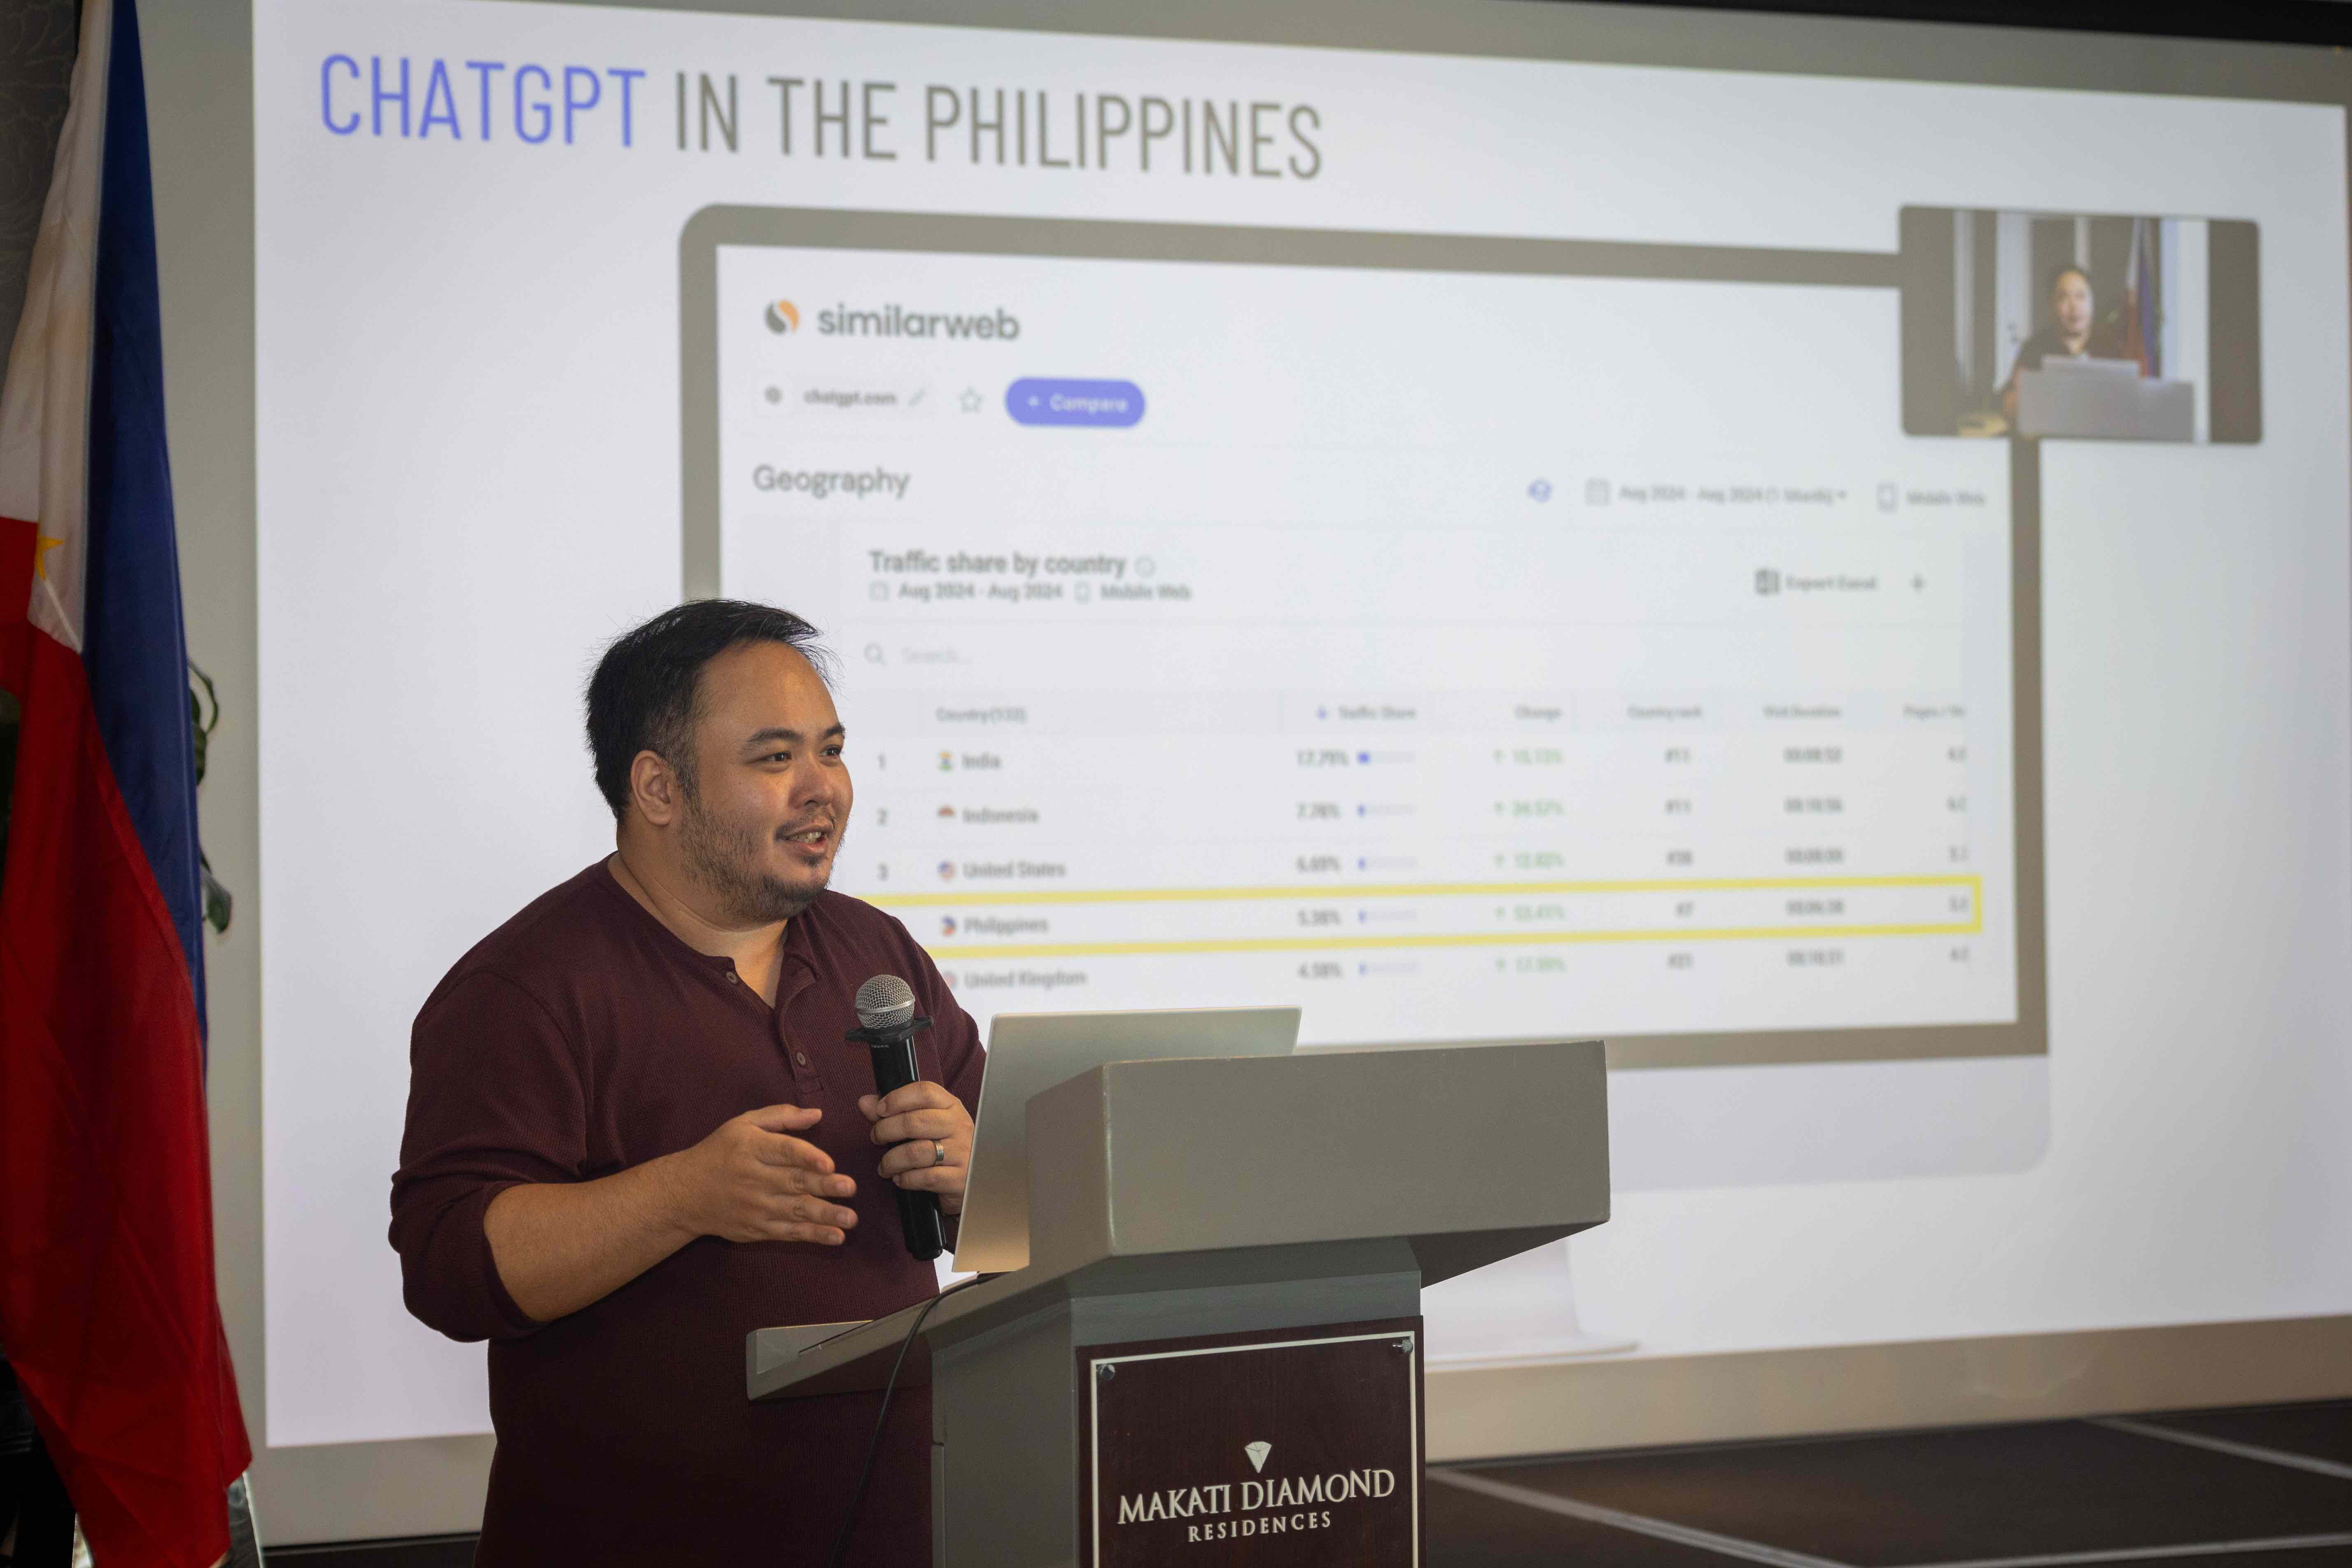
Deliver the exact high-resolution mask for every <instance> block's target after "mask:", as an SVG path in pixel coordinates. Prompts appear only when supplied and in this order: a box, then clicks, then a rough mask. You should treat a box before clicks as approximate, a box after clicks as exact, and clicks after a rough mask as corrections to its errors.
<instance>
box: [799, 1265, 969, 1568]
mask: <svg viewBox="0 0 2352 1568" xmlns="http://www.w3.org/2000/svg"><path fill="white" fill-rule="evenodd" d="M994 1278H995V1276H994V1275H992V1274H981V1275H975V1276H974V1277H973V1278H971V1279H966V1280H963V1281H962V1282H961V1283H960V1284H955V1285H950V1286H949V1287H948V1288H947V1289H944V1290H941V1291H940V1292H938V1293H937V1294H936V1295H934V1296H933V1297H932V1298H931V1299H930V1300H928V1301H926V1302H924V1303H923V1310H921V1311H919V1312H917V1313H916V1314H915V1321H914V1322H913V1323H911V1324H909V1325H908V1329H907V1337H906V1338H905V1339H903V1340H901V1341H899V1342H898V1355H897V1357H896V1358H895V1359H893V1360H892V1361H891V1363H890V1375H889V1377H888V1379H887V1381H885V1382H884V1383H883V1384H882V1408H880V1409H879V1410H877V1411H876V1412H875V1413H874V1436H872V1437H871V1438H869V1439H867V1441H866V1462H865V1463H864V1464H862V1465H860V1466H859V1467H858V1468H857V1486H856V1489H854V1490H852V1491H851V1492H850V1494H849V1511H848V1512H847V1513H845V1514H844V1515H842V1519H841V1532H840V1533H839V1534H837V1535H835V1537H834V1538H833V1552H832V1554H831V1555H829V1556H828V1557H826V1558H825V1560H824V1561H825V1565H826V1568H841V1563H842V1553H844V1552H847V1551H848V1550H849V1533H850V1531H853V1530H855V1529H856V1528H857V1510H859V1509H860V1508H861V1507H863V1506H864V1504H865V1502H866V1482H867V1481H869V1480H871V1479H873V1477H874V1456H875V1455H876V1454H877V1453H878V1452H880V1451H881V1447H882V1424H883V1423H884V1422H885V1421H887V1420H888V1419H889V1416H890V1395H891V1394H892V1393H893V1392H894V1391H896V1390H897V1388H898V1369H899V1368H900V1367H902V1366H904V1365H906V1363H907V1352H908V1351H909V1350H912V1349H913V1348H914V1344H915V1336H916V1335H917V1334H919V1333H921V1332H922V1331H923V1320H924V1319H926V1318H928V1317H929V1316H930V1315H931V1309H932V1308H934V1307H936V1306H938V1305H939V1304H940V1302H942V1301H944V1300H947V1299H948V1298H949V1297H950V1296H952V1295H954V1294H955V1293H956V1292H957V1291H959V1290H962V1289H969V1288H970V1287H971V1286H974V1285H978V1284H981V1283H982V1282H983V1281H985V1280H988V1279H994Z"/></svg>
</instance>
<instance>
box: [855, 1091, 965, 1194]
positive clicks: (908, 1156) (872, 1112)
mask: <svg viewBox="0 0 2352 1568" xmlns="http://www.w3.org/2000/svg"><path fill="white" fill-rule="evenodd" d="M857 1109H858V1110H862V1111H864V1112H865V1113H866V1121H870V1122H872V1123H873V1124H874V1129H873V1132H872V1137H873V1139H874V1142H877V1143H881V1144H896V1145H897V1147H896V1148H893V1149H891V1150H890V1151H889V1152H887V1153H886V1154H884V1155H883V1156H882V1173H883V1174H884V1175H885V1176H887V1177H888V1178H889V1179H890V1180H891V1181H893V1182H895V1183H897V1184H898V1185H899V1186H902V1187H904V1188H906V1189H907V1190H908V1192H915V1193H937V1194H939V1195H940V1208H941V1209H942V1210H944V1211H945V1212H947V1213H949V1214H961V1213H962V1212H963V1183H964V1175H965V1173H967V1172H968V1171H970V1170H971V1112H970V1111H967V1110H964V1108H963V1101H962V1100H958V1099H957V1098H956V1097H955V1096H954V1095H952V1094H950V1093H949V1092H948V1091H947V1090H946V1089H942V1088H941V1087H940V1086H939V1085H938V1084H935V1083H910V1084H908V1086H907V1087H906V1088H904V1089H892V1090H891V1091H890V1092H889V1093H888V1094H887V1095H886V1096H882V1097H879V1098H877V1097H876V1096H874V1095H870V1094H867V1095H861V1096H859V1097H858V1100H857ZM943 1155H944V1158H942V1156H943Z"/></svg>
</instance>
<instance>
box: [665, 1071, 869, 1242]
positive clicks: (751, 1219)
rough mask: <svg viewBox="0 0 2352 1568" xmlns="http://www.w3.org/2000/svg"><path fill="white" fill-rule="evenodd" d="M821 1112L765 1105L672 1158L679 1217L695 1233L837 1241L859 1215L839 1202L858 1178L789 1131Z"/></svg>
mask: <svg viewBox="0 0 2352 1568" xmlns="http://www.w3.org/2000/svg"><path fill="white" fill-rule="evenodd" d="M823 1117H824V1112H823V1111H822V1110H803V1109H802V1108H801V1107H799V1106H797V1105H771V1106H767V1107H765V1108H763V1109H761V1110H749V1111H745V1112H744V1113H743V1114H742V1115H740V1116H738V1117H736V1118H735V1119H733V1120H732V1121H722V1122H720V1123H719V1128H718V1131H714V1132H712V1133H711V1134H710V1136H709V1137H708V1138H705V1139H704V1140H703V1141H702V1142H699V1143H697V1144H696V1145H695V1146H694V1147H693V1148H691V1149H688V1150H685V1151H682V1152H680V1153H679V1154H678V1155H677V1157H676V1158H677V1177H678V1180H679V1183H680V1188H679V1194H678V1205H679V1206H678V1214H679V1218H680V1220H681V1221H682V1222H683V1223H684V1224H685V1226H687V1227H688V1228H689V1229H691V1230H692V1231H693V1233H694V1234H695V1235H697V1236H716V1237H724V1238H725V1239H726V1240H729V1241H813V1242H815V1243H817V1244H818V1245H820V1246H824V1247H839V1246H840V1245H841V1244H842V1242H843V1241H845V1239H847V1237H846V1232H847V1231H848V1230H849V1227H850V1226H854V1225H856V1223H857V1213H856V1210H854V1209H849V1208H845V1207H843V1206H842V1205H844V1204H845V1203H847V1202H848V1201H849V1199H850V1198H851V1197H852V1196H853V1195H854V1194H856V1191H857V1184H856V1183H855V1182H853V1181H851V1180H850V1179H849V1178H848V1177H847V1176H845V1175H841V1174H839V1173H836V1172H835V1170H834V1168H833V1157H832V1156H831V1155H829V1154H827V1153H826V1152H824V1150H822V1149H820V1148H818V1147H817V1146H816V1145H815V1144H814V1143H808V1142H803V1141H802V1140H800V1139H798V1138H795V1137H793V1136H792V1134H793V1133H795V1132H805V1131H808V1130H809V1129H810V1128H812V1127H814V1126H815V1125H816V1124H817V1122H818V1121H820V1120H822V1119H823Z"/></svg>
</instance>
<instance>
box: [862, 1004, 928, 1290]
mask: <svg viewBox="0 0 2352 1568" xmlns="http://www.w3.org/2000/svg"><path fill="white" fill-rule="evenodd" d="M856 1006H857V1021H858V1023H860V1024H861V1025H863V1026H864V1027H863V1028H856V1029H852V1030H850V1031H849V1037H850V1038H851V1039H853V1040H862V1041H864V1042H865V1044H866V1047H867V1049H868V1051H869V1052H870V1054H871V1055H872V1056H873V1058H874V1092H875V1093H876V1094H880V1095H887V1094H888V1093H890V1092H891V1091H892V1090H894V1089H904V1088H906V1087H907V1086H908V1084H910V1083H912V1082H914V1081H915V1079H916V1078H917V1077H918V1076H919V1075H918V1073H917V1072H916V1070H915V1031H916V1030H918V1029H928V1028H929V1027H930V1026H931V1021H930V1020H929V1018H918V1017H916V1016H915V992H914V988H913V987H912V986H909V985H908V984H907V983H906V982H905V981H903V980H901V979H899V978H898V976H897V975H895V974H877V975H876V976H875V977H874V978H873V979H871V980H869V981H867V982H866V984H863V985H861V986H859V987H858V988H857V1002H856ZM891 1191H892V1192H894V1193H895V1194H898V1226H899V1228H900V1229H901V1230H902V1231H904V1232H905V1233H906V1237H907V1250H908V1252H910V1253H912V1254H913V1255H914V1256H915V1257H917V1258H921V1259H923V1260H924V1261H925V1262H926V1263H928V1262H929V1261H930V1260H931V1259H932V1258H937V1257H938V1256H939V1255H940V1253H942V1252H945V1251H946V1250H947V1233H946V1231H945V1230H944V1229H943V1228H942V1227H941V1226H940V1195H939V1194H937V1193H910V1192H908V1190H907V1189H906V1188H904V1187H902V1186H899V1185H898V1184H895V1183H893V1184H892V1185H891Z"/></svg>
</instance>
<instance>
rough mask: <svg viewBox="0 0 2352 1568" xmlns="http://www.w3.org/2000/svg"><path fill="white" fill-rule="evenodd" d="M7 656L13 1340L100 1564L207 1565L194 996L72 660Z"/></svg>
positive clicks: (202, 1184)
mask: <svg viewBox="0 0 2352 1568" xmlns="http://www.w3.org/2000/svg"><path fill="white" fill-rule="evenodd" d="M11 532H12V533H13V538H10V537H0V549H5V550H6V551H7V552H8V553H11V554H13V553H14V548H13V547H14V542H15V540H16V539H21V538H22V534H21V532H15V531H11ZM0 575H5V574H0ZM18 603H19V604H21V603H22V601H18ZM9 608H10V609H16V606H15V605H11V606H9ZM16 613H17V614H18V615H21V614H22V612H21V610H17V611H16ZM5 641H6V643H8V644H9V645H12V646H9V647H7V648H6V650H5V657H0V662H5V665H6V666H7V667H8V668H5V669H0V685H5V686H6V687H7V688H8V689H9V690H11V691H12V692H14V693H15V694H16V696H17V697H18V699H19V700H21V701H22V703H23V705H24V717H23V721H22V726H23V727H22V729H21V731H20V732H19V738H18V747H17V756H16V792H15V802H14V805H13V809H12V812H11V820H10V823H9V831H8V844H7V862H6V876H5V880H0V1040H5V1049H0V1194H5V1200H0V1340H5V1343H6V1345H7V1347H8V1352H9V1359H10V1362H11V1363H13V1365H14V1366H15V1368H16V1373H17V1376H18V1378H19V1380H20V1381H21V1382H22V1383H23V1384H24V1385H25V1391H26V1396H27V1398H28V1400H29V1401H30V1403H31V1405H32V1406H33V1411H34V1415H35V1418H36V1420H37V1423H38V1424H39V1426H40V1427H41V1429H42V1435H43V1437H44V1438H45V1440H46V1441H47V1443H48V1445H49V1447H50V1450H51V1452H52V1454H53V1456H54V1457H55V1458H56V1460H57V1463H58V1471H59V1473H60V1475H61V1476H62V1477H63V1479H64V1480H65V1483H66V1489H67V1490H68V1493H69V1494H70V1495H71V1496H72V1498H73V1500H74V1503H75V1506H76V1508H77V1510H79V1513H80V1514H81V1517H82V1522H83V1530H84V1532H85V1533H86V1534H87V1535H88V1536H89V1541H90V1544H91V1549H92V1553H93V1555H94V1556H95V1557H96V1559H97V1560H98V1561H100V1562H102V1563H106V1564H108V1568H118V1565H119V1568H135V1565H142V1564H155V1565H157V1568H208V1565H209V1564H211V1563H215V1562H217V1561H218V1560H219V1558H220V1557H221V1556H222V1554H223V1553H224V1552H226V1551H227V1549H228V1531H227V1515H226V1506H225V1500H224V1497H223V1494H222V1489H223V1488H225V1487H226V1485H227V1484H228V1482H229V1481H230V1480H232V1479H235V1478H236V1476H237V1474H238V1473H239V1472H241V1471H242V1470H243V1469H244V1468H245V1467H246V1466H247V1464H248V1463H249V1462H250V1460H251V1457H252V1456H251V1449H250V1446H249V1444H248V1443H247V1437H246V1435H245V1428H244V1422H243V1418H242V1415H240V1413H239V1410H238V1405H237V1401H236V1388H235V1384H234V1382H233V1379H232V1377H231V1373H230V1370H229V1363H228V1356H227V1349H226V1342H225V1340H224V1338H223V1335H222V1332H221V1325H220V1315H219V1309H218V1306H217V1304H216V1301H215V1296H214V1293H213V1227H212V1214H211V1207H210V1201H209V1196H208V1194H209V1192H210V1188H211V1183H210V1177H209V1156H208V1152H207V1140H206V1134H205V1120H204V1089H203V1082H202V1066H201V1062H202V1056H201V1050H202V1047H201V1043H200V1040H199V1037H198V1034H197V1029H196V1013H195V998H194V992H193V989H192V987H191V984H190V982H189V977H188V968H187V962H186V957H185V954H184V952H183V950H182V948H181V945H180V942H179V938H178V935H177V933H176V931H175V930H174V928H173V923H172V920H171V915H170V912H169V910H168V908H167V907H166V905H165V903H164V900H163V893H162V891H161V889H159V888H158V887H157V886H156V884H155V879H154V873H153V871H152V868H151V867H150V866H149V864H148V860H147V856H146V853H145V851H144V850H143V849H142V847H141V845H140V842H139V837H138V835H137V833H136V831H135V830H134V829H133V827H132V826H131V818H130V816H129V813H128V811H127V810H126V808H125V806H124V805H123V800H122V795H121V791H120V789H119V788H118V787H117V786H116V783H115V780H114V777H113V774H112V772H111V769H110V767H109V765H108V763H107V758H106V752H105V748H104V746H103V744H102V742H101V741H100V734H99V730H98V725H97V721H96V718H95V715H94V712H93V710H92V705H91V700H90V692H89V681H88V678H87V675H86V673H85V671H84V668H83V665H82V661H81V659H80V658H79V657H78V656H77V655H76V654H75V653H74V652H73V651H72V650H71V649H69V648H67V647H63V646H62V645H60V644H58V642H56V641H55V640H53V639H52V638H50V637H47V635H45V634H43V633H42V632H40V631H38V630H37V629H36V628H33V627H31V626H28V625H26V623H25V622H23V621H22V620H18V621H16V625H15V626H12V627H9V628H7V630H6V633H5Z"/></svg>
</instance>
